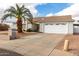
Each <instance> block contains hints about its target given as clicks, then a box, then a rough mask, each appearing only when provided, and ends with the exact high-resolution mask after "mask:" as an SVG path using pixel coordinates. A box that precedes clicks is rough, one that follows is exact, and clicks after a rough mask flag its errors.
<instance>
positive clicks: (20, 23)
mask: <svg viewBox="0 0 79 59" xmlns="http://www.w3.org/2000/svg"><path fill="white" fill-rule="evenodd" d="M17 31H18V33H22V20H21V19H19V18H18V19H17Z"/></svg>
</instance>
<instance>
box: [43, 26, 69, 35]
mask: <svg viewBox="0 0 79 59" xmlns="http://www.w3.org/2000/svg"><path fill="white" fill-rule="evenodd" d="M44 32H45V33H59V34H66V33H68V24H45V25H44Z"/></svg>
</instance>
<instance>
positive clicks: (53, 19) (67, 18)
mask: <svg viewBox="0 0 79 59" xmlns="http://www.w3.org/2000/svg"><path fill="white" fill-rule="evenodd" d="M33 21H34V22H72V21H74V20H73V19H72V16H70V15H66V16H50V17H37V18H34V19H33Z"/></svg>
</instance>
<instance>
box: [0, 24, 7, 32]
mask: <svg viewBox="0 0 79 59" xmlns="http://www.w3.org/2000/svg"><path fill="white" fill-rule="evenodd" d="M8 28H9V25H7V24H0V31H6V30H8Z"/></svg>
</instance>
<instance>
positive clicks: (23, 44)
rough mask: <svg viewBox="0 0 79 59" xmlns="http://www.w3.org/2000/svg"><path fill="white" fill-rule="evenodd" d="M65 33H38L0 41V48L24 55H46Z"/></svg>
mask: <svg viewBox="0 0 79 59" xmlns="http://www.w3.org/2000/svg"><path fill="white" fill-rule="evenodd" d="M64 37H65V35H60V34H44V33H38V34H36V35H30V36H26V37H22V38H21V39H17V40H10V41H6V42H3V43H0V48H3V49H7V50H10V51H14V52H17V53H19V54H22V55H25V56H48V55H50V54H51V53H52V52H53V50H54V48H55V47H56V45H57V44H58V43H59V42H60V41H61V40H63V39H64Z"/></svg>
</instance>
